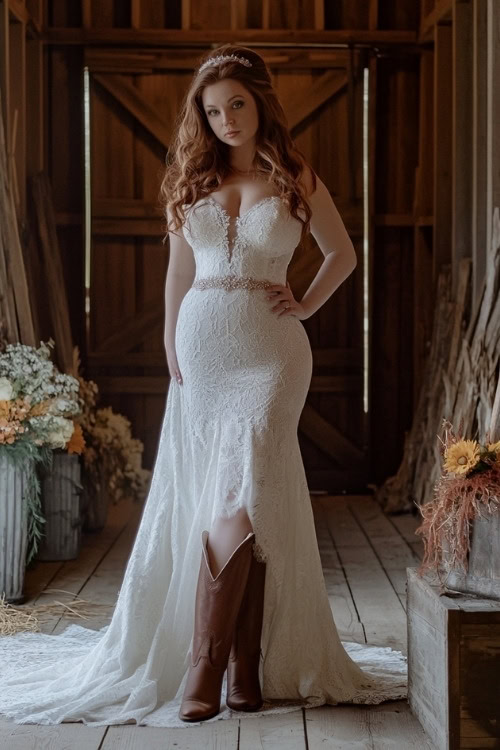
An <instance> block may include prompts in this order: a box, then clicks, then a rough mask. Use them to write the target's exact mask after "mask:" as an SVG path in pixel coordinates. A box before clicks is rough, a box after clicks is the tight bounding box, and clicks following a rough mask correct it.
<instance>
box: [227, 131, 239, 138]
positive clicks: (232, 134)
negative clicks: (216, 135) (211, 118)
mask: <svg viewBox="0 0 500 750" xmlns="http://www.w3.org/2000/svg"><path fill="white" fill-rule="evenodd" d="M239 132H240V131H239V130H230V131H229V133H226V138H232V137H233V136H235V135H238V133H239Z"/></svg>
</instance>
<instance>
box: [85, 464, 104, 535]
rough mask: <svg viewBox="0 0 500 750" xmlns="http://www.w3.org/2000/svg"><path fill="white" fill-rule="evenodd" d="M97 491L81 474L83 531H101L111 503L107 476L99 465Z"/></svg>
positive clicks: (102, 466)
mask: <svg viewBox="0 0 500 750" xmlns="http://www.w3.org/2000/svg"><path fill="white" fill-rule="evenodd" d="M99 475H100V476H99V484H100V489H99V491H97V492H96V491H95V488H94V487H93V486H92V484H91V483H90V482H89V481H88V480H87V479H86V476H85V473H84V475H83V481H82V484H83V508H84V511H83V513H84V521H83V530H84V531H101V530H102V529H103V528H104V527H105V525H106V521H107V518H108V512H109V506H110V505H111V498H110V491H109V476H108V471H107V469H106V467H105V466H104V464H103V465H101V467H100V471H99Z"/></svg>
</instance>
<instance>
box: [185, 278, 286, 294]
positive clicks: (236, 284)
mask: <svg viewBox="0 0 500 750" xmlns="http://www.w3.org/2000/svg"><path fill="white" fill-rule="evenodd" d="M275 283H276V282H274V281H266V280H263V279H253V278H252V277H250V276H247V277H245V276H206V277H205V278H204V279H198V280H197V281H195V282H194V283H193V285H192V288H193V289H217V288H221V289H226V290H228V291H229V290H231V289H268V288H269V287H270V286H272V285H273V284H275Z"/></svg>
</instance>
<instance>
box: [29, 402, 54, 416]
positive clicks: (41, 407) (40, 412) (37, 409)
mask: <svg viewBox="0 0 500 750" xmlns="http://www.w3.org/2000/svg"><path fill="white" fill-rule="evenodd" d="M50 404H51V399H47V401H40V402H39V403H38V404H34V405H33V406H32V407H31V409H30V417H44V416H45V414H47V412H48V410H49V408H50Z"/></svg>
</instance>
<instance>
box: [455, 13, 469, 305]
mask: <svg viewBox="0 0 500 750" xmlns="http://www.w3.org/2000/svg"><path fill="white" fill-rule="evenodd" d="M452 32H453V65H452V70H453V91H452V122H453V133H452V238H451V252H452V283H453V290H454V296H455V293H456V291H457V289H458V281H459V273H458V271H459V265H460V261H461V259H462V258H467V257H470V255H471V252H472V116H471V113H472V7H471V5H470V3H458V2H457V3H455V4H454V6H453V27H452Z"/></svg>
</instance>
